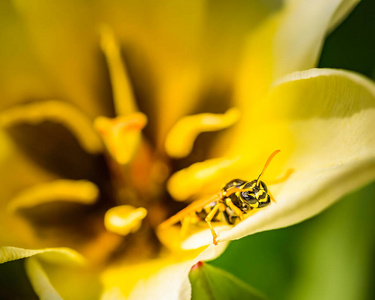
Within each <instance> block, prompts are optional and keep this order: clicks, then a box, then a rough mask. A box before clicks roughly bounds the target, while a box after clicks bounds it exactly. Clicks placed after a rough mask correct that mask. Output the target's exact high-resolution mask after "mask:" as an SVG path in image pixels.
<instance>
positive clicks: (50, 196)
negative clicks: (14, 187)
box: [7, 180, 99, 212]
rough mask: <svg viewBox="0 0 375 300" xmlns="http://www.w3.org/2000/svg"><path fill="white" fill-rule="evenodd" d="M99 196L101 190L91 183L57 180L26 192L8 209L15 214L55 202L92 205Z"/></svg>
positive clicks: (13, 201) (15, 199)
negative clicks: (25, 209)
mask: <svg viewBox="0 0 375 300" xmlns="http://www.w3.org/2000/svg"><path fill="white" fill-rule="evenodd" d="M98 195H99V189H98V188H97V187H96V185H95V184H93V183H92V182H90V181H87V180H79V181H73V180H56V181H54V182H49V183H43V184H39V185H36V186H33V187H31V188H29V189H27V190H24V191H23V192H21V193H20V194H19V195H18V196H17V197H16V198H14V199H13V200H12V201H11V202H10V203H9V205H8V207H7V209H8V210H9V211H10V212H15V211H17V210H19V209H22V208H30V207H34V206H37V205H40V204H44V203H50V202H55V201H66V202H74V203H80V204H85V205H90V204H94V203H95V202H96V200H97V198H98Z"/></svg>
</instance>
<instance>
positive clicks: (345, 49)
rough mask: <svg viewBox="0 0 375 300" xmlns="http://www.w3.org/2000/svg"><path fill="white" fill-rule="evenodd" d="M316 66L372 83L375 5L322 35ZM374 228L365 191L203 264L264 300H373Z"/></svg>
mask: <svg viewBox="0 0 375 300" xmlns="http://www.w3.org/2000/svg"><path fill="white" fill-rule="evenodd" d="M319 67H322V68H340V69H347V70H353V71H356V72H360V73H362V74H364V75H366V76H368V77H370V78H372V79H375V1H374V0H364V1H362V2H361V3H360V4H359V5H358V6H357V7H356V9H355V10H354V11H353V12H352V13H351V14H350V15H349V17H348V18H347V19H346V20H345V21H344V23H342V24H341V25H340V27H338V28H337V29H336V30H335V31H334V32H332V33H331V34H330V35H329V36H328V38H327V40H326V42H325V45H324V48H323V53H322V56H321V60H320V63H319ZM374 229H375V184H371V185H369V186H367V187H364V188H363V189H361V190H360V191H357V192H355V193H353V194H350V195H347V196H346V197H344V198H343V199H342V200H341V201H339V202H338V203H337V204H335V205H334V206H332V207H331V208H329V209H328V210H326V211H325V212H323V213H321V214H320V215H318V216H316V217H314V218H312V219H310V220H307V221H305V222H303V223H301V224H297V225H295V226H292V227H289V228H284V229H279V230H274V231H269V232H262V233H258V234H255V235H252V236H249V237H247V238H244V239H241V240H239V241H235V242H232V243H231V244H230V246H229V248H228V249H227V251H226V252H225V253H224V255H222V256H221V257H219V258H218V259H216V260H214V261H212V262H210V264H211V265H214V266H216V267H219V268H221V269H223V270H226V271H228V272H230V273H232V274H234V275H235V276H237V277H238V278H240V279H242V280H243V281H245V282H246V283H248V284H250V285H251V286H253V287H255V288H256V289H258V290H259V291H261V292H263V293H264V294H265V295H267V296H268V297H269V298H270V299H275V300H276V299H281V300H283V299H286V300H316V299H319V300H336V299H340V300H363V299H366V300H367V299H368V300H370V299H375V233H374ZM254 257H255V259H254Z"/></svg>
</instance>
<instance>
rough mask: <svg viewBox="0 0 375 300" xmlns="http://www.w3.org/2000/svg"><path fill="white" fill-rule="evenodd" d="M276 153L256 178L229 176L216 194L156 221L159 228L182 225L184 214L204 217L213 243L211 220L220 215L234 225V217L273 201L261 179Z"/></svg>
mask: <svg viewBox="0 0 375 300" xmlns="http://www.w3.org/2000/svg"><path fill="white" fill-rule="evenodd" d="M279 152H280V150H276V151H274V152H273V153H272V154H271V155H270V156H269V158H268V159H267V161H266V163H265V165H264V167H263V170H262V172H261V173H260V175H259V176H258V178H257V179H254V180H252V181H246V180H242V179H233V180H231V181H229V182H228V183H227V184H225V185H224V186H223V188H222V189H221V191H220V192H219V193H217V194H215V195H214V196H212V197H209V198H204V199H200V200H197V201H195V202H193V203H191V204H190V205H188V206H187V207H185V208H184V209H182V210H181V211H179V212H178V213H177V214H175V215H174V216H172V217H170V218H169V219H167V220H166V221H164V222H163V223H162V224H160V228H166V227H168V226H171V225H173V224H175V223H178V222H181V223H182V225H183V224H184V220H186V218H187V217H188V216H189V218H190V219H192V217H193V218H194V219H195V220H197V221H203V220H204V221H205V222H206V223H207V225H208V227H209V228H210V230H211V233H212V237H213V243H214V244H215V245H217V237H218V236H217V234H216V232H215V230H214V228H213V226H212V223H213V222H220V221H221V219H222V216H224V219H225V221H226V222H227V223H228V224H230V225H234V224H235V223H236V222H237V221H238V220H243V219H244V218H245V216H246V214H248V213H249V212H250V211H253V210H256V209H260V208H263V207H265V206H267V205H269V204H270V203H271V201H273V202H276V201H275V198H274V197H273V196H272V194H271V192H270V191H269V190H268V188H267V185H266V184H265V183H264V182H263V181H261V178H262V176H263V174H264V172H265V171H266V169H267V167H268V165H269V163H270V162H271V160H272V159H273V157H274V156H275V155H276V154H277V153H279ZM292 172H293V170H288V172H287V174H286V175H285V176H284V178H283V179H281V180H278V182H281V181H284V180H285V179H287V178H288V177H289V175H290V174H291V173H292ZM192 214H193V215H192Z"/></svg>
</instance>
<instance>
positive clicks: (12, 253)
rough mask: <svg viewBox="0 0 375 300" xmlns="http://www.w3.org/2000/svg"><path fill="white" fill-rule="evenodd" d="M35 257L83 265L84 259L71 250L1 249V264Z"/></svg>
mask: <svg viewBox="0 0 375 300" xmlns="http://www.w3.org/2000/svg"><path fill="white" fill-rule="evenodd" d="M34 255H43V256H44V258H45V259H46V260H48V261H51V260H56V261H60V262H61V261H64V262H66V261H72V262H75V263H79V264H81V263H82V262H84V259H83V257H82V256H81V255H80V254H79V253H77V252H76V251H74V250H72V249H69V248H46V249H36V250H31V249H23V248H16V247H0V263H4V262H8V261H13V260H17V259H22V258H27V257H31V256H34Z"/></svg>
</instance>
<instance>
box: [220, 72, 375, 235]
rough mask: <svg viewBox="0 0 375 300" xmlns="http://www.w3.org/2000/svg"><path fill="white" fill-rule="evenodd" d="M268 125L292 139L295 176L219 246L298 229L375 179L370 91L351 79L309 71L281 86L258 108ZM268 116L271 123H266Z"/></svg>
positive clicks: (374, 106) (374, 90)
mask: <svg viewBox="0 0 375 300" xmlns="http://www.w3.org/2000/svg"><path fill="white" fill-rule="evenodd" d="M271 103H272V105H273V106H272V107H273V109H274V111H273V110H269V111H268V114H267V118H266V119H265V121H266V122H269V123H271V124H273V126H275V127H277V128H278V129H279V127H278V123H279V122H285V121H286V120H289V126H288V127H287V128H284V129H282V130H278V131H277V132H275V135H276V134H277V135H279V136H285V137H287V138H288V139H289V138H292V139H293V140H294V149H293V151H292V152H290V153H289V154H288V155H289V158H288V161H287V162H286V164H287V166H289V167H292V168H294V169H295V172H294V173H293V174H292V175H291V176H290V178H289V179H288V180H287V181H286V182H284V183H282V184H279V185H278V186H277V187H276V186H275V187H273V186H271V187H269V189H270V190H271V192H272V193H273V194H274V196H275V198H276V201H277V203H272V204H271V205H269V206H268V207H265V208H264V209H261V210H259V211H258V212H257V213H256V214H254V215H252V216H250V217H249V218H247V219H246V220H244V221H243V222H240V223H239V224H238V225H237V226H235V227H234V228H233V229H231V230H230V231H228V232H226V233H223V235H222V236H221V237H219V240H228V239H237V238H241V237H243V236H246V235H248V234H252V233H254V232H258V231H262V230H269V229H274V228H279V227H285V226H289V225H292V224H295V223H297V222H301V221H302V220H305V219H307V218H309V217H311V216H313V215H315V214H317V213H319V212H321V211H322V210H324V209H326V208H327V207H328V206H330V205H332V204H333V203H335V202H336V201H338V199H340V197H342V196H343V195H345V194H346V193H348V192H350V191H352V190H354V189H357V188H360V187H361V186H363V185H365V184H367V183H369V182H371V181H372V180H374V178H375V155H374V153H375V132H374V130H372V128H375V123H374V122H375V84H374V83H373V82H372V81H370V80H368V79H366V78H365V77H363V76H361V75H357V74H355V73H353V72H346V71H340V70H329V69H313V70H309V71H305V72H296V73H294V74H291V75H290V76H287V77H286V78H284V79H282V80H280V81H279V83H278V84H277V85H276V86H275V87H274V88H273V89H272V90H271V91H270V93H269V95H268V97H266V99H265V101H264V102H263V104H264V105H266V106H267V107H269V104H271ZM268 117H269V119H268Z"/></svg>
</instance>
